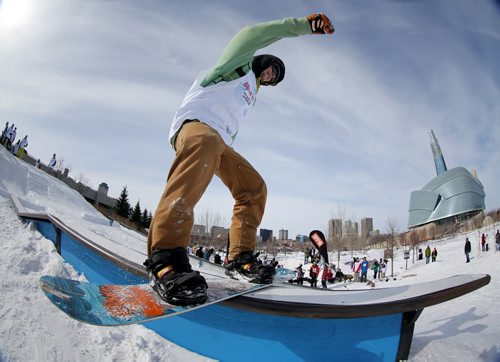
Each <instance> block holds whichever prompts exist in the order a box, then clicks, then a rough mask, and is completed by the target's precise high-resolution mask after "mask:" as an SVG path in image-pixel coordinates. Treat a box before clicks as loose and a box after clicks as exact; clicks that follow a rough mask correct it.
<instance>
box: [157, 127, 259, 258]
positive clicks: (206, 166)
mask: <svg viewBox="0 0 500 362" xmlns="http://www.w3.org/2000/svg"><path fill="white" fill-rule="evenodd" d="M175 146H176V147H175V148H176V154H175V159H174V161H173V164H172V167H171V168H170V172H169V174H168V178H167V185H166V187H165V191H164V192H163V195H162V197H161V199H160V202H159V204H158V207H157V209H156V212H155V215H154V217H153V221H152V223H151V226H150V230H149V235H148V254H149V255H150V254H151V252H152V251H154V250H162V249H173V248H177V247H183V248H186V247H187V246H188V244H189V241H190V236H191V229H192V227H193V223H194V215H193V209H194V207H195V206H196V204H197V203H198V201H199V200H200V199H201V197H202V195H203V193H204V192H205V190H206V189H207V187H208V185H209V183H210V181H211V180H212V178H213V176H214V175H217V176H219V177H220V179H221V180H222V182H223V183H224V184H225V185H226V186H227V187H228V188H229V190H230V191H231V194H232V196H233V198H234V200H235V204H234V209H233V216H232V219H231V229H230V234H229V238H230V247H229V260H232V259H234V258H235V256H236V255H238V254H239V253H240V252H243V251H254V250H255V239H256V235H257V227H258V226H259V225H260V222H261V221H262V216H263V215H264V208H265V204H266V197H267V189H266V184H265V183H264V180H263V179H262V177H261V176H260V175H259V174H258V172H257V171H256V170H255V169H254V168H253V167H252V165H250V163H249V162H248V161H247V160H245V159H244V158H243V157H242V156H241V155H239V154H238V153H237V152H236V151H234V150H233V149H232V148H231V147H229V146H228V145H226V144H225V143H224V141H223V140H222V138H221V136H220V135H219V134H218V133H217V132H216V131H215V130H214V129H213V128H211V127H209V126H207V125H206V124H204V123H201V122H197V121H195V122H189V123H186V124H184V126H183V127H182V128H181V130H180V132H179V134H178V135H177V139H176V142H175Z"/></svg>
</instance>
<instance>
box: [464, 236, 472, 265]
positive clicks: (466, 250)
mask: <svg viewBox="0 0 500 362" xmlns="http://www.w3.org/2000/svg"><path fill="white" fill-rule="evenodd" d="M471 250H472V247H471V245H470V241H469V238H465V248H464V251H465V257H466V263H468V262H470V259H469V254H470V252H471Z"/></svg>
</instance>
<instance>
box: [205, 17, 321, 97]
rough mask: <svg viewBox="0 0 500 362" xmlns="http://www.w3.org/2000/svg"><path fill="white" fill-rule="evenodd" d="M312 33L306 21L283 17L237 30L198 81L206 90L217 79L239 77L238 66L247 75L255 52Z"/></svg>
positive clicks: (305, 19) (227, 79) (225, 79)
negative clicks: (211, 66)
mask: <svg viewBox="0 0 500 362" xmlns="http://www.w3.org/2000/svg"><path fill="white" fill-rule="evenodd" d="M306 34H312V31H311V27H310V25H309V22H308V20H307V18H305V17H304V18H298V19H295V18H284V19H281V20H273V21H268V22H265V23H260V24H257V25H254V26H246V27H244V28H243V29H241V30H240V31H239V32H238V33H237V34H236V35H235V36H234V37H233V39H231V41H230V42H229V43H228V45H227V46H226V48H225V49H224V51H223V52H222V54H221V56H220V58H219V60H218V61H217V63H216V64H215V65H214V67H213V68H212V69H210V71H209V72H208V74H207V76H206V77H205V78H204V79H203V80H202V81H201V84H200V85H201V86H202V87H206V86H208V85H210V84H211V83H215V82H217V81H220V80H224V81H230V80H234V79H237V78H239V77H240V76H239V75H238V73H236V72H235V69H238V68H240V67H242V69H243V71H244V72H245V74H246V73H248V72H249V71H250V69H251V65H252V60H253V56H254V54H255V52H256V51H257V50H259V49H262V48H264V47H266V46H268V45H270V44H272V43H274V42H276V41H278V40H280V39H282V38H292V37H296V36H299V35H306Z"/></svg>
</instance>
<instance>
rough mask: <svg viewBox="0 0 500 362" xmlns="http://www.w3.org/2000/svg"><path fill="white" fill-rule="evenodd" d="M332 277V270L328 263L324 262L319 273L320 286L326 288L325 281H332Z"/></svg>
mask: <svg viewBox="0 0 500 362" xmlns="http://www.w3.org/2000/svg"><path fill="white" fill-rule="evenodd" d="M333 279H334V276H333V273H332V270H331V269H330V267H329V266H328V264H325V266H324V267H323V273H321V286H322V287H323V288H324V289H326V288H327V286H326V282H330V283H333Z"/></svg>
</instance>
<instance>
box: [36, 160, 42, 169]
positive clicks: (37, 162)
mask: <svg viewBox="0 0 500 362" xmlns="http://www.w3.org/2000/svg"><path fill="white" fill-rule="evenodd" d="M35 167H36V168H40V167H41V166H40V159H38V160H36V162H35Z"/></svg>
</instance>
